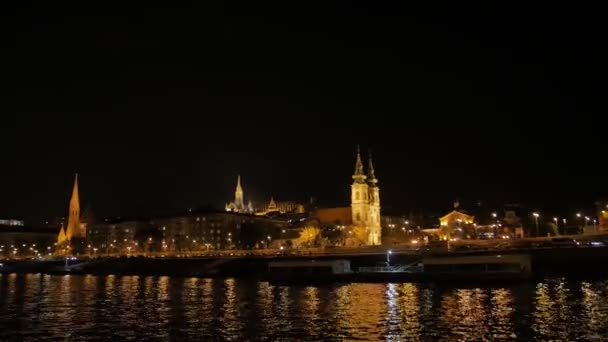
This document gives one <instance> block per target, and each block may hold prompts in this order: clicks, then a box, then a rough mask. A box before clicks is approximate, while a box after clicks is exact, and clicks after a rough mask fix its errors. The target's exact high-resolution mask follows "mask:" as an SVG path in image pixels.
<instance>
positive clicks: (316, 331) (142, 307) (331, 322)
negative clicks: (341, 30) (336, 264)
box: [0, 274, 608, 341]
mask: <svg viewBox="0 0 608 342" xmlns="http://www.w3.org/2000/svg"><path fill="white" fill-rule="evenodd" d="M534 339H537V340H544V341H546V340H562V341H572V340H598V341H599V340H608V281H597V282H582V281H568V280H566V279H547V280H545V281H544V282H541V283H527V284H518V285H509V286H505V287H495V288H490V287H480V288H474V287H471V288H459V287H446V286H438V285H433V284H411V283H405V284H334V285H322V286H273V285H270V284H268V283H267V282H259V281H255V280H241V279H233V278H229V279H204V278H173V277H141V276H124V277H123V276H121V277H118V276H105V277H96V276H49V275H40V274H30V275H16V274H10V275H0V340H3V341H4V340H8V341H13V340H14V341H23V340H25V341H28V340H31V341H34V340H35V341H39V340H59V341H66V340H70V341H71V340H74V341H80V340H82V341H109V340H113V341H121V340H137V341H141V340H144V341H167V340H172V341H186V340H196V341H209V340H215V341H259V340H265V341H334V340H335V341H339V340H340V341H345V340H372V341H377V340H385V341H417V340H425V341H436V340H445V341H484V340H485V341H492V340H496V341H499V340H534Z"/></svg>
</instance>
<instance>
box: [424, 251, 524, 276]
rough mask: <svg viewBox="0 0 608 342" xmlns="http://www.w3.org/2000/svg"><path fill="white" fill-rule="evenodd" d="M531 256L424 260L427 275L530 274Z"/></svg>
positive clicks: (430, 258) (462, 257)
mask: <svg viewBox="0 0 608 342" xmlns="http://www.w3.org/2000/svg"><path fill="white" fill-rule="evenodd" d="M530 259H531V258H530V255H527V254H512V255H509V254H508V255H469V256H446V257H429V258H424V259H423V260H422V266H423V270H424V272H425V273H530V272H531V271H532V262H531V260H530Z"/></svg>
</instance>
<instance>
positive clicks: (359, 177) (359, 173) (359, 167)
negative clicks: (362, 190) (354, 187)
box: [353, 145, 365, 182]
mask: <svg viewBox="0 0 608 342" xmlns="http://www.w3.org/2000/svg"><path fill="white" fill-rule="evenodd" d="M353 179H354V180H355V181H356V182H363V181H364V180H365V171H363V163H362V162H361V151H360V149H359V145H357V161H356V162H355V173H354V174H353Z"/></svg>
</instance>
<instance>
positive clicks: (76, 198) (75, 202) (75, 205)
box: [70, 174, 80, 212]
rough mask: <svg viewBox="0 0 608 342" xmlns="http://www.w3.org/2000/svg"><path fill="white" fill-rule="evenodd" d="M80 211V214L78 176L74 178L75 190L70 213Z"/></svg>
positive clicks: (73, 190)
mask: <svg viewBox="0 0 608 342" xmlns="http://www.w3.org/2000/svg"><path fill="white" fill-rule="evenodd" d="M73 210H78V212H80V195H79V194H78V174H76V175H75V176H74V188H73V189H72V198H71V199H70V212H72V211H73Z"/></svg>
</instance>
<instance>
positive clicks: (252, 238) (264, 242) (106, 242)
mask: <svg viewBox="0 0 608 342" xmlns="http://www.w3.org/2000/svg"><path fill="white" fill-rule="evenodd" d="M290 226H291V223H290V222H288V221H283V220H273V219H269V218H266V217H260V216H254V215H247V214H239V213H231V212H223V211H214V210H200V211H193V212H188V213H184V214H175V215H166V216H158V217H153V218H148V219H125V220H116V221H106V222H103V223H97V224H94V225H92V226H90V228H89V232H88V236H87V246H91V247H88V248H91V249H92V250H93V252H94V253H97V254H128V253H163V254H167V255H174V254H179V253H191V252H206V251H215V250H231V249H239V250H242V249H263V248H270V247H271V246H272V245H273V243H274V241H275V240H280V239H283V238H284V235H285V233H286V232H287V230H288V228H289V227H290Z"/></svg>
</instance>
